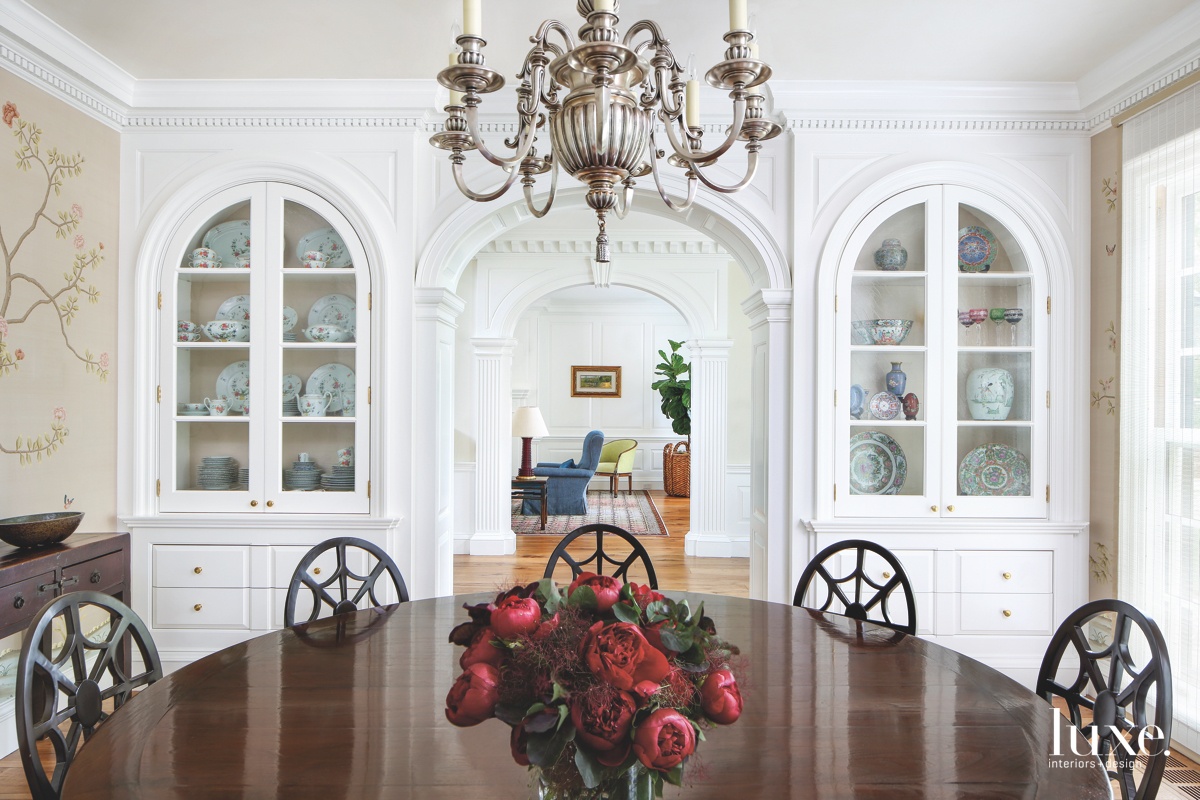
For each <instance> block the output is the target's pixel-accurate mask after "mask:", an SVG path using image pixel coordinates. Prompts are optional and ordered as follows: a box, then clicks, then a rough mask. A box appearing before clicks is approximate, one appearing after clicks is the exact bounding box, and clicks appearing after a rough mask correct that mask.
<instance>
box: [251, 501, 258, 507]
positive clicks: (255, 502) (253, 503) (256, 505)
mask: <svg viewBox="0 0 1200 800" xmlns="http://www.w3.org/2000/svg"><path fill="white" fill-rule="evenodd" d="M250 507H251V508H258V501H257V500H251V501H250Z"/></svg>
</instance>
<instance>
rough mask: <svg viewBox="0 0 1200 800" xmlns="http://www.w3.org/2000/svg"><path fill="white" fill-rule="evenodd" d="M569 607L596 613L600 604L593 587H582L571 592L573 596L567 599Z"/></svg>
mask: <svg viewBox="0 0 1200 800" xmlns="http://www.w3.org/2000/svg"><path fill="white" fill-rule="evenodd" d="M567 605H569V606H571V607H572V608H582V609H585V610H588V611H595V610H596V609H597V608H599V606H600V603H599V601H597V600H596V593H595V592H594V591H592V587H590V586H580V587H577V588H576V589H575V591H573V592H571V596H570V597H568V598H567Z"/></svg>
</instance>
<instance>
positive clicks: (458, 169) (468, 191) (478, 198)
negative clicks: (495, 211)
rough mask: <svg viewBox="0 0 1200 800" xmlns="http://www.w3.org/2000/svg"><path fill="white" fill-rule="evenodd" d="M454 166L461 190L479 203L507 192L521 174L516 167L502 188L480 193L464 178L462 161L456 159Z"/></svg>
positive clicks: (455, 180)
mask: <svg viewBox="0 0 1200 800" xmlns="http://www.w3.org/2000/svg"><path fill="white" fill-rule="evenodd" d="M453 167H454V183H455V184H456V185H457V186H458V190H459V191H460V192H462V193H463V194H465V195H466V196H467V198H468V199H471V200H475V201H476V202H479V203H486V202H488V201H489V200H495V199H496V198H497V197H499V196H500V195H502V194H504V193H505V192H507V191H508V189H509V187H510V186H512V185H513V183H514V182H515V181H516V180H517V176H518V175H520V174H521V173H519V172H517V171H516V170H515V169H514V170H513V171H512V172H510V173H509V175H508V180H506V181H505V182H504V183H503V184H501V185H500V188H498V189H496V190H495V191H494V192H489V193H486V194H480V193H478V192H473V191H471V187H469V186H467V182H466V180H464V179H463V174H462V163H461V162H457V161H456V162H454V164H453Z"/></svg>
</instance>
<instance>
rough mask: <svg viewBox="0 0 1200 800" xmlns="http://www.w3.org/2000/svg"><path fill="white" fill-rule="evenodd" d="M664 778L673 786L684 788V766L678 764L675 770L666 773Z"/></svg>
mask: <svg viewBox="0 0 1200 800" xmlns="http://www.w3.org/2000/svg"><path fill="white" fill-rule="evenodd" d="M663 777H664V778H666V780H667V783H669V784H671V785H672V786H683V764H676V765H675V767H674V769H672V770H671V771H670V772H668V773H666V774H665V775H664V776H663Z"/></svg>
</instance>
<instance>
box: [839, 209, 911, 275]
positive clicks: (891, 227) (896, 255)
mask: <svg viewBox="0 0 1200 800" xmlns="http://www.w3.org/2000/svg"><path fill="white" fill-rule="evenodd" d="M854 269H855V270H865V271H869V272H874V271H877V270H878V271H884V272H891V271H904V272H922V271H924V269H925V204H924V203H920V204H918V205H915V206H909V207H908V208H905V209H903V210H901V211H898V212H896V213H895V214H893V215H892V216H890V217H888V219H887V220H885V221H884V222H883V224H882V225H880V226H879V227H878V228H876V229H875V232H874V233H872V234H871V236H869V237H868V238H867V241H866V243H865V244H864V245H863V249H862V251H861V252H860V253H859V254H858V258H857V259H856V260H855V262H854Z"/></svg>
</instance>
